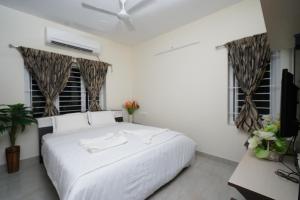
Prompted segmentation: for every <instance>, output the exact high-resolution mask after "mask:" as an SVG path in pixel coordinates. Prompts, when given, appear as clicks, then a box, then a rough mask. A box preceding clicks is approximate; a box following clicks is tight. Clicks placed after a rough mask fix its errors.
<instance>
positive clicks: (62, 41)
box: [46, 27, 101, 55]
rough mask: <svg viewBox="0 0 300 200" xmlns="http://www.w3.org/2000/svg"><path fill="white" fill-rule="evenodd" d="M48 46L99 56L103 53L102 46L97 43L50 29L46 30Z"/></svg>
mask: <svg viewBox="0 0 300 200" xmlns="http://www.w3.org/2000/svg"><path fill="white" fill-rule="evenodd" d="M46 44H48V45H58V46H63V47H67V48H71V49H76V50H80V51H83V52H86V53H93V54H97V55H100V53H101V46H100V44H99V43H97V42H96V41H93V40H90V39H88V38H85V37H82V36H80V35H77V34H74V33H70V32H66V31H62V30H58V29H54V28H49V27H47V28H46Z"/></svg>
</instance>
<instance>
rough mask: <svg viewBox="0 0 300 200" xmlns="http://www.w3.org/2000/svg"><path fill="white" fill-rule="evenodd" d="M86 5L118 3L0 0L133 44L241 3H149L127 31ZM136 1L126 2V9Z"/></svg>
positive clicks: (115, 1) (114, 0)
mask: <svg viewBox="0 0 300 200" xmlns="http://www.w3.org/2000/svg"><path fill="white" fill-rule="evenodd" d="M83 1H84V2H87V3H90V4H93V5H95V6H97V7H101V8H104V9H109V10H112V11H115V12H118V11H120V4H119V0H0V4H2V5H4V6H7V7H10V8H13V9H16V10H20V11H23V12H26V13H29V14H32V15H36V16H38V17H42V18H45V19H48V20H52V21H55V22H58V23H62V24H65V25H68V26H71V27H74V28H77V29H80V30H83V31H86V32H90V33H94V34H97V35H100V36H104V37H107V38H110V39H112V40H115V41H118V42H122V43H125V44H137V43H139V42H142V41H145V40H148V39H151V38H153V37H155V36H157V35H160V34H162V33H165V32H168V31H170V30H172V29H175V28H177V27H179V26H182V25H184V24H187V23H189V22H192V21H194V20H196V19H199V18H201V17H204V16H207V15H209V14H211V13H213V12H215V11H217V10H219V9H222V8H225V7H227V6H230V5H232V4H235V3H238V2H239V1H241V0H149V3H147V4H146V6H145V7H143V8H142V9H140V10H138V11H136V12H134V13H133V14H132V15H131V19H132V22H133V24H134V26H135V29H136V30H135V31H133V32H130V31H128V30H127V29H126V27H124V25H123V24H122V23H120V22H119V20H118V19H117V18H116V17H113V16H110V15H106V14H102V13H99V12H96V11H93V10H89V9H86V8H83V7H82V5H81V3H82V2H83ZM138 1H140V0H128V1H127V4H126V8H127V9H128V8H130V7H132V6H133V5H134V4H135V3H137V2H138Z"/></svg>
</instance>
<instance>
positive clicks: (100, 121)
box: [88, 111, 116, 126]
mask: <svg viewBox="0 0 300 200" xmlns="http://www.w3.org/2000/svg"><path fill="white" fill-rule="evenodd" d="M88 119H89V123H90V125H91V126H102V125H108V124H114V123H116V120H115V117H114V115H113V113H112V112H111V111H98V112H88Z"/></svg>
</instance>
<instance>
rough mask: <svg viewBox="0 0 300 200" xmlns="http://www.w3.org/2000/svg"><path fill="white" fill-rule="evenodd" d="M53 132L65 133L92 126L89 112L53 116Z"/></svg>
mask: <svg viewBox="0 0 300 200" xmlns="http://www.w3.org/2000/svg"><path fill="white" fill-rule="evenodd" d="M52 124H53V133H65V132H70V131H75V130H78V129H82V128H88V127H90V125H89V123H88V118H87V113H71V114H65V115H58V116H54V117H53V118H52Z"/></svg>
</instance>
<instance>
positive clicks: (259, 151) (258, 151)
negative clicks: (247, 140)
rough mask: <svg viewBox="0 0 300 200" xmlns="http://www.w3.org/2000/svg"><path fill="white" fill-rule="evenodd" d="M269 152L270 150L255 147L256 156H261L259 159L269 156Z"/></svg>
mask: <svg viewBox="0 0 300 200" xmlns="http://www.w3.org/2000/svg"><path fill="white" fill-rule="evenodd" d="M269 153H270V152H269V151H268V150H265V149H263V148H261V147H256V148H255V156H256V157H257V158H261V159H263V158H267V157H268V156H269Z"/></svg>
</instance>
